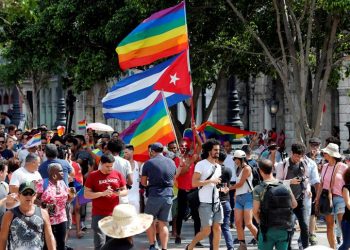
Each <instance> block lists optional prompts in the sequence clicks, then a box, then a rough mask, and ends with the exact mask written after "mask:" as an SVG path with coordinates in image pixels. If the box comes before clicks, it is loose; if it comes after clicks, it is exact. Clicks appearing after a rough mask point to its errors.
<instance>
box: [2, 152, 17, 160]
mask: <svg viewBox="0 0 350 250" xmlns="http://www.w3.org/2000/svg"><path fill="white" fill-rule="evenodd" d="M0 154H1V156H2V157H3V158H5V159H6V160H8V159H11V158H12V157H14V155H13V153H12V151H11V150H9V149H5V150H4V151H1V152H0Z"/></svg>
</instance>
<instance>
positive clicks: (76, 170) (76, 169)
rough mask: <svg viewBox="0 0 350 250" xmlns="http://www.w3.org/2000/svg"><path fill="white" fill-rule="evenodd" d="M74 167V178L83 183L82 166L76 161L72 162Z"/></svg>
mask: <svg viewBox="0 0 350 250" xmlns="http://www.w3.org/2000/svg"><path fill="white" fill-rule="evenodd" d="M71 164H72V167H73V168H74V174H75V175H74V178H75V179H76V180H77V182H79V183H80V184H83V174H82V173H81V168H80V165H79V164H78V163H76V162H75V161H72V162H71Z"/></svg>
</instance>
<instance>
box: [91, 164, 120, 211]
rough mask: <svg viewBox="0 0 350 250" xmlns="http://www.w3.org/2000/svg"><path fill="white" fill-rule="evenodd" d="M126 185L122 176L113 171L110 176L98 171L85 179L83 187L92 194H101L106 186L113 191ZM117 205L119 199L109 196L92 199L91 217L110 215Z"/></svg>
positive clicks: (115, 196)
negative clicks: (88, 189)
mask: <svg viewBox="0 0 350 250" xmlns="http://www.w3.org/2000/svg"><path fill="white" fill-rule="evenodd" d="M125 185H126V181H125V179H124V177H123V176H122V174H121V173H120V172H118V171H115V170H113V171H112V172H111V173H110V174H103V173H102V172H101V171H100V170H96V171H93V172H91V173H90V174H89V176H88V178H87V179H86V182H85V186H86V187H88V188H90V189H91V190H92V191H93V192H103V191H105V190H106V189H107V188H108V186H110V187H111V188H112V189H113V190H115V189H117V188H120V187H123V186H125ZM118 204H119V197H118V196H117V195H111V196H109V197H107V196H103V197H99V198H96V199H92V215H103V216H109V215H112V213H113V209H114V207H115V206H116V205H118Z"/></svg>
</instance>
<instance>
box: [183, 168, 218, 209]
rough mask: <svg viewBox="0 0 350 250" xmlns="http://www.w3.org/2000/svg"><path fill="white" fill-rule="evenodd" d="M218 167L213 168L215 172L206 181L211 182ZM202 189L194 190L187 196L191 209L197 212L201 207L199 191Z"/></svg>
mask: <svg viewBox="0 0 350 250" xmlns="http://www.w3.org/2000/svg"><path fill="white" fill-rule="evenodd" d="M215 170H216V167H215V166H213V171H212V172H211V174H210V175H209V176H208V178H206V179H205V180H209V179H210V178H211V177H212V176H213V175H214V173H215ZM201 188H202V187H199V188H196V189H194V190H193V191H192V192H190V193H188V194H187V200H188V203H189V206H190V208H191V209H192V210H193V209H195V210H197V209H198V208H199V205H200V201H199V190H200V189H201Z"/></svg>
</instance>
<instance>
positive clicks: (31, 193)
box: [21, 190, 35, 196]
mask: <svg viewBox="0 0 350 250" xmlns="http://www.w3.org/2000/svg"><path fill="white" fill-rule="evenodd" d="M21 195H23V196H34V195H35V192H33V191H31V190H26V191H24V192H22V193H21Z"/></svg>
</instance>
